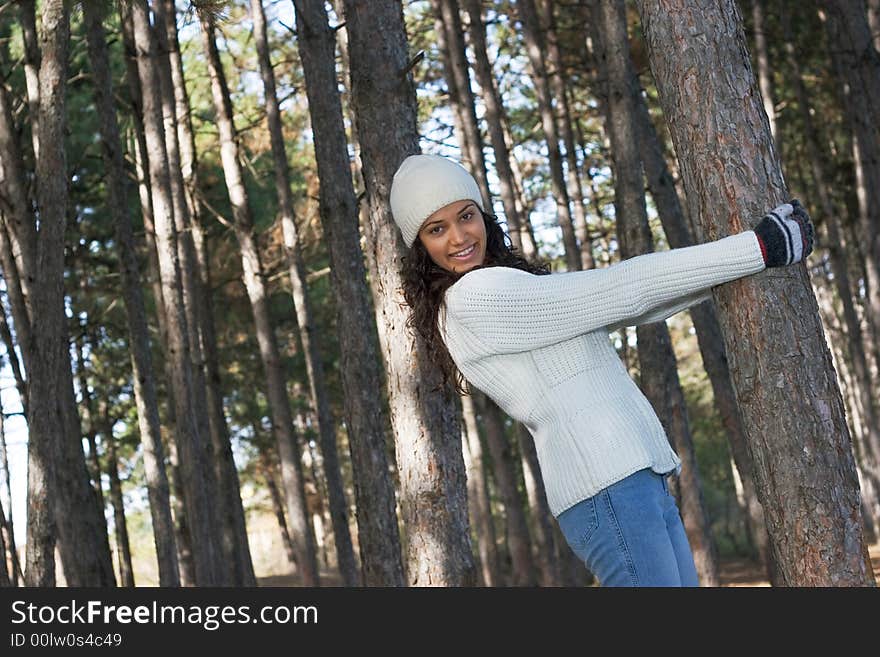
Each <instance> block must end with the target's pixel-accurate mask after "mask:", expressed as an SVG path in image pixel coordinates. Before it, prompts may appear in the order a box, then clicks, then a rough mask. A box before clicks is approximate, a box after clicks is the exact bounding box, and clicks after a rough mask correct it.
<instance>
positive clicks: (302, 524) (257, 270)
mask: <svg viewBox="0 0 880 657" xmlns="http://www.w3.org/2000/svg"><path fill="white" fill-rule="evenodd" d="M199 21H200V23H201V26H202V30H201V32H202V45H203V47H204V51H205V55H206V57H207V62H208V71H209V73H210V77H211V94H212V97H213V100H214V111H215V112H216V121H217V127H218V130H219V133H220V155H221V159H222V162H223V175H224V177H225V179H226V188H227V191H228V194H229V200H230V203H231V204H232V212H233V215H234V221H235V234H236V237H237V238H238V243H239V246H240V248H241V260H242V268H243V270H244V284H245V288H246V289H247V293H248V298H249V299H250V303H251V309H252V312H253V315H254V323H255V324H256V330H257V342H258V343H259V348H260V357H261V359H262V362H263V369H264V371H265V374H266V386H267V390H266V393H267V399H268V401H269V407H270V409H271V414H272V424H273V429H274V432H275V437H276V440H277V444H278V454H279V456H280V458H281V473H282V477H283V479H284V491H285V496H286V502H287V513H288V521H289V522H290V524H291V527H292V530H293V540H294V545H295V547H296V551H297V564H298V565H299V567H300V569H301V573H302V577H303V583H304V584H305V585H307V586H318V585H319V583H320V578H319V574H318V563H317V558H316V554H315V539H314V534H313V532H312V528H311V524H310V523H309V518H308V513H307V510H306V504H305V491H304V488H303V474H302V460H301V458H300V447H299V444H298V442H297V436H296V433H295V431H294V427H293V416H292V415H291V411H290V399H289V398H288V395H287V387H286V383H285V379H284V372H283V368H282V366H281V357H280V354H279V351H278V342H277V339H276V337H275V333H274V327H273V326H272V324H271V319H270V317H269V299H268V290H267V286H266V282H265V280H264V274H263V265H262V263H261V261H260V254H259V251H258V249H257V243H256V236H255V235H254V222H253V217H252V216H251V208H250V203H249V201H248V195H247V190H246V189H245V186H244V179H243V175H242V167H241V163H240V160H239V155H238V145H237V142H236V134H235V125H234V123H233V113H232V102H231V100H230V98H229V89H228V87H227V85H226V77H225V74H224V72H223V65H222V63H221V61H220V53H219V51H218V50H217V44H216V40H215V36H214V31H215V28H214V17H213V16H212V15H211V14H210V13H208V12H202V11H200V12H199Z"/></svg>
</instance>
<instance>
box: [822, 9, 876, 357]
mask: <svg viewBox="0 0 880 657" xmlns="http://www.w3.org/2000/svg"><path fill="white" fill-rule="evenodd" d="M822 6H823V7H824V8H825V12H824V17H825V18H824V20H825V27H826V31H827V32H828V42H829V52H830V54H831V59H832V62H833V65H834V70H835V72H836V74H837V77H838V78H839V80H840V87H841V90H842V92H841V93H842V102H843V106H844V108H843V109H844V115H845V117H846V121H847V123H848V124H849V127H850V129H851V130H852V150H853V162H854V164H855V173H856V198H857V199H858V208H859V215H858V219H859V231H860V233H861V234H860V235H859V239H860V242H861V249H862V253H863V254H864V258H863V260H864V263H863V264H864V268H865V274H866V281H865V287H866V288H867V289H866V292H867V297H868V298H867V303H866V304H865V317H866V319H867V324H868V326H869V328H870V334H871V337H872V341H871V345H872V350H873V352H874V360H875V361H877V363H878V365H880V184H878V182H877V181H878V180H880V54H878V52H877V50H875V49H874V46H873V43H872V40H871V32H870V28H869V26H868V21H867V17H866V15H865V6H864V3H863V2H861V0H859V1H858V2H851V1H841V0H824V2H823V3H822Z"/></svg>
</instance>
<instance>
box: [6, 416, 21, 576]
mask: <svg viewBox="0 0 880 657" xmlns="http://www.w3.org/2000/svg"><path fill="white" fill-rule="evenodd" d="M5 418H6V416H5V414H4V411H3V403H2V400H0V470H2V471H3V479H2V480H0V486H2V487H3V488H4V502H5V503H6V508H7V509H9V515H8V517H6V519H5V521H4V525H3V531H5V532H6V544H7V545H8V546H9V554H10V557H11V562H12V586H18V585H19V580H20V579H24V578H23V577H22V576H21V575H22V573H21V564H20V563H19V560H18V549H17V548H16V547H15V527H14V525H13V521H12V483H11V475H10V472H9V460H8V459H7V458H6V425H5Z"/></svg>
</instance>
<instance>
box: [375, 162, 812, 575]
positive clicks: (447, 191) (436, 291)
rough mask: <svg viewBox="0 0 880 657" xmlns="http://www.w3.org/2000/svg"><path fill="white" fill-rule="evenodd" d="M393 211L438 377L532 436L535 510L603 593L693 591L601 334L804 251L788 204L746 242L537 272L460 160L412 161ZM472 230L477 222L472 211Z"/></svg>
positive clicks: (407, 280)
mask: <svg viewBox="0 0 880 657" xmlns="http://www.w3.org/2000/svg"><path fill="white" fill-rule="evenodd" d="M391 208H392V213H393V215H394V220H395V222H396V223H397V225H398V226H399V227H400V230H401V233H402V234H403V238H404V240H405V241H406V244H407V246H409V247H410V253H409V255H408V256H407V257H406V258H405V259H404V263H403V265H404V266H403V278H404V297H405V299H406V301H407V303H408V304H409V305H410V306H411V308H412V313H411V315H410V318H409V324H410V326H412V327H414V328H415V329H416V330H417V331H418V332H419V333H420V334H421V336H422V337H423V338H424V339H425V340H426V342H427V346H428V353H429V354H430V357H431V358H432V360H433V362H434V363H435V364H436V365H437V366H438V367H439V368H440V369H441V371H442V372H443V375H444V379H445V381H447V382H449V381H450V380H454V381H455V382H456V384H457V388H458V390H459V392H462V393H465V392H466V390H465V388H466V386H465V384H464V380H465V378H466V379H467V382H468V383H469V384H472V385H473V386H475V387H476V388H478V389H480V390H482V391H483V392H484V393H486V394H487V395H488V396H489V397H490V398H492V400H493V401H495V403H496V404H498V406H500V407H501V408H502V410H504V411H505V412H506V413H507V414H508V415H509V416H510V417H512V418H513V419H515V420H518V421H519V422H522V423H523V424H524V425H525V426H526V427H527V428H528V430H529V432H530V433H531V434H532V436H533V438H534V440H535V449H536V451H537V453H538V460H539V462H540V466H541V474H542V476H543V479H544V485H545V488H546V492H547V502H548V504H549V506H550V510H551V512H552V513H553V515H554V517H555V518H556V519H557V521H558V523H559V526H560V529H561V530H562V533H563V534H564V536H565V537H566V540H567V541H568V543H569V545H570V546H571V548H572V550H574V552H575V553H577V555H578V556H579V557H580V558H581V559H582V560H583V561H584V562H585V563H586V564H587V565H588V566H589V568H590V570H591V571H592V572H593V573H594V574H595V575H596V576H597V577H598V578H599V580H600V582H601V583H602V584H603V585H604V586H697V585H698V580H697V573H696V568H695V566H694V559H693V555H692V553H691V549H690V545H689V544H688V539H687V536H686V534H685V531H684V525H683V523H682V521H681V515H680V513H679V510H678V506H677V503H676V500H675V498H674V497H673V496H672V495H670V493H669V486H668V482H667V477H668V476H670V475H672V474H675V475H677V474H678V473H679V472H680V470H681V460H680V459H679V457H678V455H677V454H676V453H675V451H674V450H673V449H672V447H671V446H670V444H669V438H668V437H667V435H666V432H665V430H664V428H663V425H662V424H661V422H660V420H659V418H658V417H657V414H656V413H655V412H654V410H653V408H652V406H651V403H650V402H649V401H648V399H647V398H646V397H645V396H644V394H643V393H642V392H641V391H640V390H639V388H638V386H637V385H636V384H635V382H634V381H633V380H632V379H631V378H630V376H629V374H628V372H627V370H626V368H625V367H624V366H623V364H622V363H621V361H620V359H619V357H618V356H617V353H616V351H615V350H614V347H613V346H612V345H611V342H610V340H609V339H608V333H609V331H611V330H614V329H615V328H616V327H621V326H635V325H638V324H649V323H651V322H659V321H662V320H664V319H665V318H667V317H669V316H670V315H672V314H674V313H676V312H678V311H681V310H684V309H686V308H688V307H690V306H693V305H695V304H697V303H699V302H700V301H703V300H705V299H707V298H708V297H709V295H710V290H711V288H712V287H713V286H716V285H720V284H722V283H725V282H728V281H732V280H735V279H738V278H742V277H744V276H747V275H749V274H755V273H758V272H760V271H763V270H764V269H765V268H766V267H774V266H784V265H790V264H793V263H795V262H799V261H800V260H802V259H803V258H805V257H806V256H807V255H808V254H809V252H810V251H811V249H812V242H813V238H812V225H811V224H810V219H809V217H808V216H807V214H806V212H805V211H804V210H803V208H802V207H801V206H800V205H798V203H797V201H792V202H791V203H786V204H784V205H782V206H779V207H778V208H775V209H774V210H773V211H772V212H771V213H770V214H769V215H768V216H766V217H764V219H762V221H761V222H760V223H758V225H757V226H756V228H755V230H754V231H751V230H749V231H745V232H742V233H740V234H738V235H732V236H730V237H725V238H723V239H720V240H716V241H714V242H709V243H707V244H700V245H698V246H692V247H686V248H681V249H673V250H670V251H664V252H657V253H650V254H646V255H642V256H638V257H635V258H630V259H629V260H626V261H623V262H620V263H618V264H615V265H612V266H610V267H606V268H604V269H594V270H589V271H577V272H569V273H564V274H555V275H550V276H535V275H534V274H546V273H547V270H546V269H545V268H543V267H540V266H537V265H532V264H530V263H528V262H527V261H526V260H524V259H523V258H522V257H520V256H519V255H517V253H516V252H515V251H514V250H512V249H511V248H510V247H509V245H508V243H507V242H506V241H505V239H506V236H505V235H504V233H503V231H502V230H501V228H500V226H499V225H498V224H497V223H496V221H495V220H494V217H492V216H491V215H488V214H487V213H485V212H483V206H482V201H481V200H480V193H479V189H478V187H477V184H476V182H475V181H474V179H473V178H471V176H470V174H468V173H467V171H465V170H464V169H463V168H462V167H461V166H460V165H458V164H456V163H455V162H452V161H450V160H446V159H445V158H441V157H437V156H431V155H413V156H410V157H408V158H406V160H404V162H403V164H402V165H401V166H400V168H399V169H398V171H397V173H396V174H395V176H394V181H393V183H392V186H391ZM478 211H479V216H481V217H482V221H477V216H478V214H477V213H478Z"/></svg>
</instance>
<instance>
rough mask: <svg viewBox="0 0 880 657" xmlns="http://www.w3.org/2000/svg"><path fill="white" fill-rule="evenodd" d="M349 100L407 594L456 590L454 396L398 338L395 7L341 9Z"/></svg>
mask: <svg viewBox="0 0 880 657" xmlns="http://www.w3.org/2000/svg"><path fill="white" fill-rule="evenodd" d="M344 6H345V19H346V24H347V28H348V35H349V53H350V57H351V62H350V64H351V82H352V100H353V107H354V113H355V119H356V124H357V131H358V136H359V138H360V145H361V161H362V164H363V174H364V182H365V185H366V194H367V204H368V207H369V215H368V216H367V217H366V221H365V225H364V229H365V232H366V237H367V240H366V241H367V259H368V261H369V266H370V272H371V284H372V285H373V287H374V298H375V299H376V300H377V308H376V311H377V313H381V314H382V315H383V319H384V321H383V322H382V326H381V327H380V329H379V334H380V340H381V341H382V347H383V357H384V360H385V369H386V372H387V374H388V379H387V380H388V392H389V406H390V409H391V421H392V426H393V428H394V434H395V445H396V453H397V465H398V469H399V473H400V485H401V499H400V503H401V508H402V510H403V520H404V526H405V528H406V532H407V536H406V538H407V541H406V542H407V547H406V552H405V554H406V557H405V562H406V568H407V576H408V582H409V583H410V584H413V585H421V586H425V585H434V586H462V585H471V584H473V583H474V581H475V579H476V568H475V566H474V560H473V554H472V552H471V546H470V539H469V535H468V521H467V489H466V483H465V472H464V462H463V458H462V453H461V431H460V429H459V427H460V419H459V417H458V413H457V412H456V408H455V405H454V403H453V396H452V391H451V390H450V389H449V387H447V388H446V389H438V383H439V372H436V371H433V370H432V369H431V368H430V367H429V366H428V363H427V358H426V357H425V347H424V345H423V344H422V341H421V340H420V339H419V338H414V337H413V336H412V335H411V334H410V333H409V332H408V331H407V329H406V326H405V324H406V315H407V311H406V309H405V304H404V303H403V300H402V298H401V296H402V295H401V294H400V289H401V278H400V270H399V262H400V258H401V257H402V256H403V255H404V252H405V249H404V246H403V242H402V239H401V237H400V232H399V231H398V230H397V226H395V224H394V222H393V220H392V218H391V212H390V207H389V204H388V194H389V190H390V187H391V180H392V177H393V175H394V172H395V171H396V170H397V167H398V166H399V165H400V163H401V162H402V161H403V159H404V158H405V157H406V156H408V155H411V154H413V153H417V152H418V151H419V144H418V128H417V125H416V97H415V88H414V85H413V82H412V77H411V75H410V69H411V67H412V63H411V61H410V60H409V57H408V54H407V42H406V32H405V29H404V24H403V10H402V7H401V4H400V2H396V1H393V0H380V1H376V0H369V1H368V0H346V1H345V3H344Z"/></svg>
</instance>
